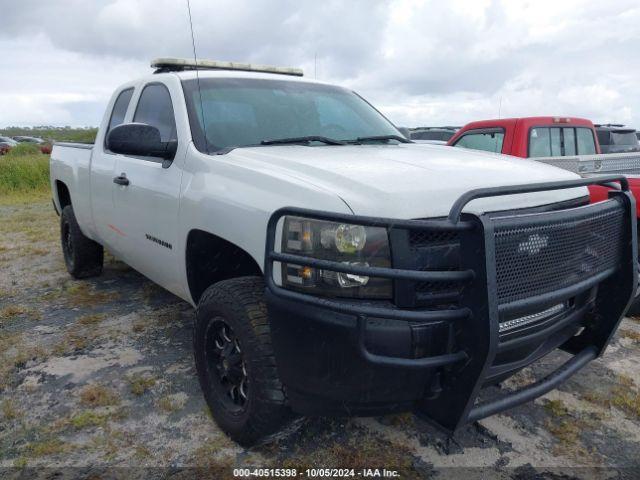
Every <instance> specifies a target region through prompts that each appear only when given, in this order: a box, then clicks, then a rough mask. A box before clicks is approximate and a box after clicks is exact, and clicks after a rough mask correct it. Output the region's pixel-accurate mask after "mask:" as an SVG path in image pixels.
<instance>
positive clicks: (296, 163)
mask: <svg viewBox="0 0 640 480" xmlns="http://www.w3.org/2000/svg"><path fill="white" fill-rule="evenodd" d="M227 155H228V156H229V157H230V158H229V159H230V160H232V159H233V161H238V162H242V163H243V165H244V166H246V167H250V166H251V165H254V166H255V167H256V168H260V169H261V170H264V169H265V167H267V169H268V170H269V171H272V172H273V173H274V174H275V175H288V176H291V177H295V178H297V179H298V180H301V181H304V182H307V183H309V184H311V185H314V186H315V187H317V188H321V189H323V190H326V191H328V192H331V193H334V194H336V195H338V196H339V197H340V198H341V199H342V200H343V201H344V202H345V203H346V204H347V205H348V206H349V208H350V209H351V210H352V211H353V213H354V214H357V215H370V216H378V217H391V218H404V219H409V218H427V217H438V216H444V215H447V214H448V213H449V209H450V208H451V206H452V205H453V203H454V202H455V200H456V199H457V198H458V197H459V196H460V195H462V194H463V193H465V192H467V191H469V190H473V189H477V188H484V187H496V186H504V185H520V184H530V183H536V182H550V181H560V180H572V179H578V178H580V177H579V176H578V175H576V174H574V173H571V172H568V171H565V170H561V169H559V168H556V167H552V166H549V165H544V164H541V163H538V162H535V161H531V160H526V159H522V158H515V157H509V156H506V155H498V154H491V153H485V152H477V151H472V150H463V149H460V148H453V147H447V146H436V145H428V144H401V145H348V146H300V145H286V146H268V147H254V148H238V149H235V150H233V151H231V152H230V153H228V154H227ZM265 164H267V165H265ZM586 195H588V191H587V189H586V188H584V187H580V188H573V189H568V190H556V191H546V192H536V193H531V194H523V195H509V196H504V197H493V198H487V199H478V200H474V201H473V202H471V203H469V205H468V206H467V208H466V209H465V211H467V212H473V213H483V212H488V211H498V210H510V209H516V208H526V207H532V206H538V205H546V204H550V203H554V202H560V201H564V200H569V199H573V198H578V197H583V196H586ZM295 204H296V199H291V205H292V206H294V205H295Z"/></svg>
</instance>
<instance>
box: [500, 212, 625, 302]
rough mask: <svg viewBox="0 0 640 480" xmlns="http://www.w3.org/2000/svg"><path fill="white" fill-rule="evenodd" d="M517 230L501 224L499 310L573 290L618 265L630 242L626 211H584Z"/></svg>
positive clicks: (505, 222)
mask: <svg viewBox="0 0 640 480" xmlns="http://www.w3.org/2000/svg"><path fill="white" fill-rule="evenodd" d="M536 220H537V219H536V216H532V218H531V222H532V223H531V224H528V225H527V224H526V223H524V224H523V223H522V219H519V221H518V222H517V225H514V222H513V220H512V219H510V218H497V219H494V221H495V248H496V277H497V290H498V292H497V295H498V303H499V304H501V305H502V304H507V303H510V302H515V301H518V300H522V299H525V298H529V297H534V296H537V295H542V294H545V293H549V292H552V291H556V290H559V289H562V288H565V287H568V286H570V285H572V284H574V283H577V282H578V281H581V280H585V279H587V278H589V277H591V276H594V275H597V274H599V273H601V272H604V271H606V270H608V269H611V268H614V267H616V266H617V265H618V262H619V261H620V258H621V253H622V247H623V241H624V210H623V208H622V207H621V205H620V204H619V203H618V202H611V204H610V205H608V206H607V207H606V208H592V207H583V208H581V209H580V210H579V211H576V212H574V214H573V215H571V216H570V217H568V218H567V216H565V215H561V216H559V218H558V219H557V220H553V218H548V217H547V218H546V219H545V221H544V222H539V221H536Z"/></svg>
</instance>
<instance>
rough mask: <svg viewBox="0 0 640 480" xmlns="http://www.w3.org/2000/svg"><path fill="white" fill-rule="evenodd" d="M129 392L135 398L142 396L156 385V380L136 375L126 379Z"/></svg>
mask: <svg viewBox="0 0 640 480" xmlns="http://www.w3.org/2000/svg"><path fill="white" fill-rule="evenodd" d="M127 381H128V382H129V390H130V391H131V393H133V394H134V395H136V396H140V395H143V394H144V393H146V392H147V391H149V390H150V389H151V388H152V387H153V386H155V384H156V379H155V378H154V377H152V376H150V375H142V374H136V375H131V376H130V377H128V378H127Z"/></svg>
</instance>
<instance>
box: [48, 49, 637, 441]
mask: <svg viewBox="0 0 640 480" xmlns="http://www.w3.org/2000/svg"><path fill="white" fill-rule="evenodd" d="M152 66H155V67H156V68H157V70H156V72H155V73H154V74H153V75H149V76H148V77H145V78H142V79H140V80H136V81H132V82H129V83H127V84H125V85H122V86H121V87H119V88H118V89H117V90H116V91H115V93H114V95H113V97H112V99H111V101H110V102H109V105H108V109H107V112H106V114H105V116H104V119H103V121H102V123H101V125H100V130H99V132H98V135H97V138H96V142H95V144H93V145H81V144H68V143H57V144H55V145H54V147H53V152H52V155H51V187H52V191H53V197H54V198H53V200H54V204H55V208H56V210H57V211H58V212H59V213H60V215H61V222H60V225H61V240H62V251H63V254H64V258H65V262H66V265H67V268H68V270H69V273H70V274H71V275H73V276H74V277H76V278H83V277H88V276H91V275H97V274H99V273H100V272H101V270H102V259H103V247H105V248H107V249H109V250H110V251H111V252H112V253H113V254H114V255H116V256H117V257H119V258H121V259H122V260H123V261H125V262H127V263H128V264H129V265H131V266H132V267H134V268H135V269H136V270H138V271H140V272H141V273H142V274H144V275H146V276H147V277H149V278H150V279H152V280H153V281H154V282H156V283H158V284H159V285H161V286H162V287H164V288H166V289H167V290H169V291H171V292H173V293H174V294H176V295H177V296H179V297H181V298H183V299H184V300H186V301H187V302H189V303H191V304H192V305H194V306H196V307H197V310H196V321H195V326H194V336H193V338H194V344H193V345H194V353H195V363H196V367H197V371H198V376H199V380H200V383H201V386H202V389H203V392H204V396H205V398H206V401H207V403H208V405H209V407H210V409H211V411H212V414H213V417H214V418H215V420H216V421H217V422H218V424H219V425H220V426H221V428H222V429H223V430H224V431H225V432H227V433H228V434H229V435H230V436H231V437H232V438H234V439H235V440H237V441H238V442H240V443H243V444H251V443H252V442H255V441H257V440H258V439H260V438H261V437H263V436H264V435H267V434H270V433H272V432H274V431H276V430H278V429H279V428H280V427H281V426H282V425H283V424H284V422H286V421H287V420H288V419H289V418H290V416H291V415H292V414H296V413H297V414H305V415H314V414H317V415H346V414H349V415H369V414H379V413H383V412H390V411H409V410H411V411H415V412H417V413H419V414H422V415H425V416H427V417H429V418H430V419H431V420H432V421H434V422H436V423H438V424H440V425H441V426H442V427H444V428H446V429H449V430H450V431H455V430H456V429H457V428H458V427H460V426H461V425H463V424H465V423H467V422H470V421H475V420H478V419H480V418H483V417H486V416H488V415H491V414H494V413H496V412H500V411H503V410H505V409H507V408H511V407H513V406H515V405H518V404H521V403H523V402H525V401H528V400H531V399H533V398H535V397H537V396H539V395H541V394H543V393H545V392H547V391H549V390H551V389H552V388H554V387H555V386H557V385H558V384H559V383H560V382H561V381H563V380H565V379H566V378H568V377H569V376H570V375H571V374H573V373H575V372H576V371H577V370H578V369H579V368H581V367H582V366H584V365H585V364H586V363H588V362H589V361H590V360H592V359H594V358H595V357H597V356H598V355H600V354H602V353H603V351H604V349H605V348H606V346H607V344H608V342H609V340H610V338H611V336H612V334H613V332H614V331H615V329H616V327H617V325H618V322H619V321H620V319H621V318H622V316H623V314H624V312H625V311H626V308H627V306H628V304H629V301H630V299H631V298H632V294H633V290H634V288H633V287H634V285H635V284H636V275H637V274H636V271H635V268H634V265H635V264H634V258H635V255H636V233H635V216H634V211H635V204H634V200H633V197H632V196H631V195H630V194H629V192H628V188H627V183H626V181H625V179H624V178H622V177H616V176H609V177H607V176H604V177H599V178H594V179H580V178H579V177H578V175H576V174H574V173H571V172H567V171H563V170H561V169H558V168H555V167H551V166H547V165H543V164H540V163H537V162H532V161H523V160H522V159H512V158H509V157H506V156H500V155H494V154H486V153H480V152H473V151H461V150H458V149H451V148H447V147H440V146H429V145H415V144H413V143H412V142H410V141H408V140H406V139H405V138H404V137H403V136H401V135H400V133H399V131H398V130H397V129H396V128H395V127H394V126H393V125H392V124H391V123H390V122H389V121H388V120H387V119H386V118H385V117H384V116H382V115H381V114H380V113H379V112H378V111H377V110H376V109H374V108H373V107H372V106H371V105H370V104H369V103H367V102H366V101H365V100H363V99H362V98H361V97H360V96H358V95H357V94H356V93H354V92H352V91H350V90H347V89H345V88H341V87H337V86H333V85H328V84H325V83H322V82H318V81H314V80H307V79H304V78H301V75H302V74H301V72H300V71H299V70H296V69H287V68H278V67H265V66H251V65H245V64H231V63H219V62H210V61H199V62H198V63H195V62H189V61H186V60H178V59H160V60H157V61H155V62H153V64H152ZM614 181H617V182H619V183H617V184H614V185H616V186H617V189H613V190H611V191H610V193H609V199H608V200H606V201H603V202H600V203H597V204H592V205H589V204H588V197H587V189H586V188H585V186H586V185H591V184H605V183H607V184H610V183H611V182H614ZM557 348H560V349H562V350H565V351H567V352H569V353H570V354H571V355H570V357H569V359H568V360H567V362H566V363H565V364H564V365H562V366H560V367H559V368H558V370H556V371H555V372H553V373H551V374H550V375H549V376H548V377H545V378H543V379H540V380H539V381H538V382H536V383H534V384H532V385H530V386H528V387H525V388H524V389H522V390H520V391H517V392H510V393H505V394H504V395H501V396H498V397H497V398H491V399H488V400H486V399H485V400H482V401H480V400H478V395H479V393H480V390H481V388H482V387H484V386H486V385H492V384H497V383H499V382H500V381H502V380H503V379H505V378H507V377H509V376H511V375H513V374H514V373H515V372H517V371H519V370H520V369H522V368H523V367H525V366H527V365H529V364H530V363H531V362H533V361H535V360H537V359H539V358H541V357H542V356H544V355H546V354H547V353H549V352H550V351H552V350H555V349H557Z"/></svg>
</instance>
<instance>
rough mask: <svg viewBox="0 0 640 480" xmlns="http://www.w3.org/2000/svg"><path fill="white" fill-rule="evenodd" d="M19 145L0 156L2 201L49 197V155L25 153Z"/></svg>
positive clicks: (0, 197)
mask: <svg viewBox="0 0 640 480" xmlns="http://www.w3.org/2000/svg"><path fill="white" fill-rule="evenodd" d="M22 147H30V145H19V146H18V147H15V148H13V149H12V150H11V151H10V152H9V153H8V154H7V155H2V156H0V199H1V200H5V199H9V200H16V199H17V200H18V201H19V199H25V200H28V199H31V200H33V199H34V198H37V197H44V196H45V195H46V196H49V190H50V188H49V155H43V154H42V153H40V152H37V153H25V151H24V149H23V148H22Z"/></svg>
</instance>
